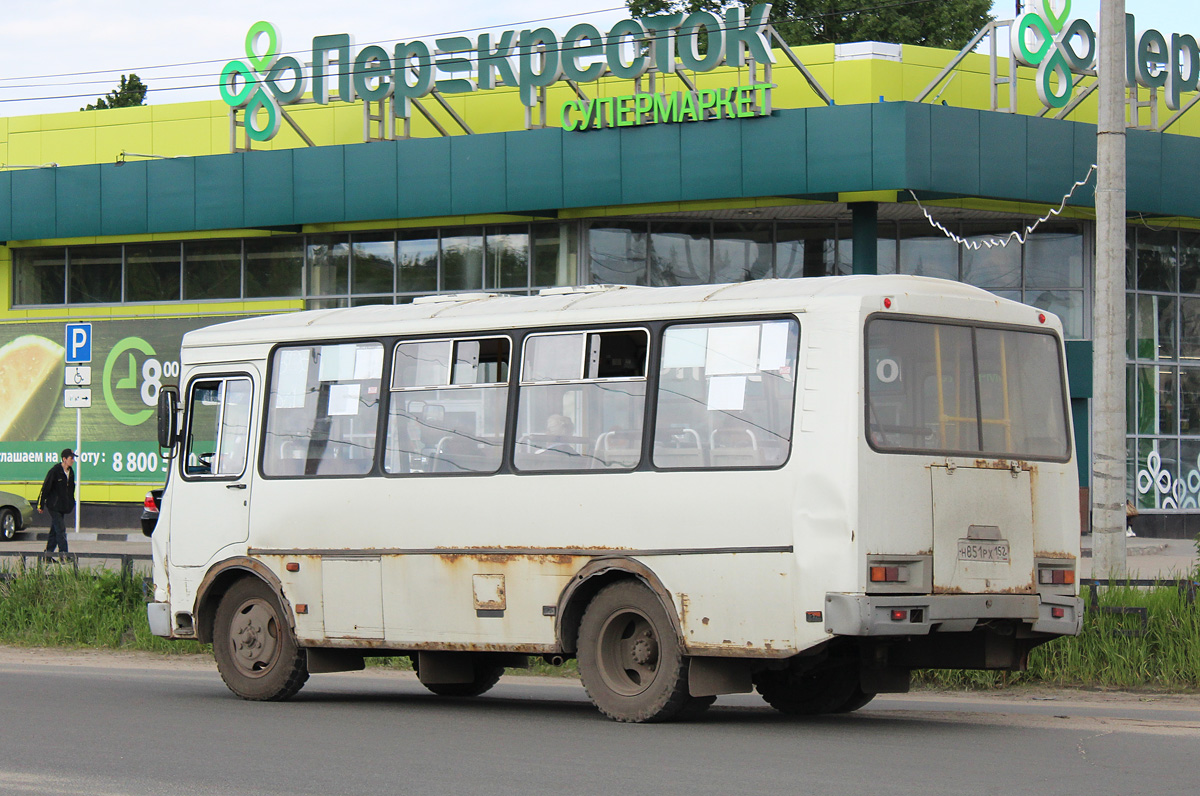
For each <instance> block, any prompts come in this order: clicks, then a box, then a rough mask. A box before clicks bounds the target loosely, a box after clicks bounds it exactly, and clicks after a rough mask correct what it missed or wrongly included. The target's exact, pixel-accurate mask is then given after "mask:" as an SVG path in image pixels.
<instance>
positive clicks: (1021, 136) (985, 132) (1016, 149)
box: [979, 113, 1029, 199]
mask: <svg viewBox="0 0 1200 796" xmlns="http://www.w3.org/2000/svg"><path fill="white" fill-rule="evenodd" d="M989 116H992V117H994V118H987V119H986V121H987V122H988V123H987V124H981V125H980V127H979V184H980V185H986V186H989V188H988V190H989V191H991V193H992V195H993V196H996V197H999V198H1002V199H1020V198H1021V197H1023V196H1024V195H1025V190H1026V188H1027V186H1026V182H1025V169H1014V168H1013V163H1024V162H1025V161H1026V160H1027V158H1028V156H1029V144H1028V138H1027V133H1028V128H1027V127H1026V126H1025V119H1026V117H1024V116H1017V115H1016V114H1012V113H997V114H989Z"/></svg>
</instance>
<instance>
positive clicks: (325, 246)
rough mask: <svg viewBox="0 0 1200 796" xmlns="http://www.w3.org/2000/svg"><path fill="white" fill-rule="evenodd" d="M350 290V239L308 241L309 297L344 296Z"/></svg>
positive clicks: (312, 237) (327, 237)
mask: <svg viewBox="0 0 1200 796" xmlns="http://www.w3.org/2000/svg"><path fill="white" fill-rule="evenodd" d="M349 286H350V239H349V238H348V237H346V236H345V235H310V236H309V238H308V294H309V295H310V296H330V295H334V296H336V295H345V294H346V293H347V292H348V290H349Z"/></svg>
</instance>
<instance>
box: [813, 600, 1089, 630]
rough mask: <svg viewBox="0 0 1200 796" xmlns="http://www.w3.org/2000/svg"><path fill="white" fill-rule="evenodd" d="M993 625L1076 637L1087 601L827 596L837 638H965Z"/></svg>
mask: <svg viewBox="0 0 1200 796" xmlns="http://www.w3.org/2000/svg"><path fill="white" fill-rule="evenodd" d="M994 620H1015V621H1019V622H1022V623H1024V624H1026V625H1028V626H1029V629H1030V630H1031V631H1033V632H1035V633H1045V634H1049V635H1059V636H1076V635H1079V631H1080V630H1081V629H1082V627H1083V600H1081V599H1080V598H1079V597H1075V596H1072V595H1061V594H937V595H866V594H843V593H835V592H831V593H828V594H826V595H825V629H826V630H827V631H829V632H830V633H833V634H834V635H838V636H922V635H928V634H930V633H939V632H941V633H947V632H949V633H953V632H960V633H962V632H969V631H971V630H974V629H975V627H976V626H977V625H978V624H980V623H982V622H990V621H994Z"/></svg>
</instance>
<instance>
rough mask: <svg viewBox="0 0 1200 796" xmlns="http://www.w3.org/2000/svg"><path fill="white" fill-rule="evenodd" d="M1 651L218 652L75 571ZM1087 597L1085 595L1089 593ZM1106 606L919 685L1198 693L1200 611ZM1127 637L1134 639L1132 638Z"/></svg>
mask: <svg viewBox="0 0 1200 796" xmlns="http://www.w3.org/2000/svg"><path fill="white" fill-rule="evenodd" d="M0 572H5V575H6V577H5V578H4V579H3V580H0V644H7V645H12V646H37V647H76V648H79V647H85V648H104V649H121V650H145V651H151V652H159V653H164V654H188V653H199V652H207V651H209V649H210V648H209V647H208V645H202V644H199V643H196V642H187V641H182V642H181V641H168V640H166V639H162V638H159V637H157V636H155V635H153V634H151V633H150V628H149V625H148V624H147V621H146V607H145V602H144V597H143V594H142V581H141V579H140V578H129V577H122V575H121V574H120V573H118V572H111V571H100V572H89V571H87V570H80V571H78V572H76V571H75V570H74V569H73V568H71V567H66V566H47V567H42V566H35V567H30V568H28V569H16V570H13V569H9V570H2V569H0ZM1085 597H1086V591H1085ZM1100 605H1101V606H1108V607H1144V608H1146V609H1147V614H1148V623H1147V626H1146V628H1145V632H1144V633H1139V632H1136V631H1139V630H1140V628H1141V622H1140V620H1139V618H1138V617H1136V616H1129V615H1118V614H1112V613H1104V612H1099V611H1092V610H1089V611H1088V612H1087V613H1086V615H1085V617H1084V625H1083V632H1082V633H1081V634H1080V635H1079V636H1078V637H1066V638H1060V639H1056V640H1054V641H1051V642H1050V643H1048V644H1045V645H1043V646H1041V647H1038V648H1037V649H1035V650H1034V651H1033V652H1032V654H1031V655H1030V661H1029V670H1028V671H1026V672H1019V673H1008V672H973V671H922V672H918V673H917V674H916V677H915V680H914V683H915V684H916V685H918V686H920V685H924V686H927V687H933V688H956V689H962V688H970V689H996V688H1004V687H1008V686H1013V685H1024V684H1028V685H1050V686H1068V687H1098V688H1120V689H1155V690H1172V691H1194V690H1197V689H1200V602H1196V603H1192V604H1188V602H1187V600H1186V599H1185V595H1184V593H1183V592H1182V591H1180V590H1179V589H1177V588H1175V587H1174V586H1162V587H1157V588H1152V589H1140V588H1136V587H1130V586H1120V587H1113V588H1108V589H1104V590H1102V591H1101V592H1100ZM1121 631H1135V632H1133V633H1129V634H1124V633H1122V632H1121ZM368 663H369V664H370V665H372V666H386V667H391V668H397V669H411V668H412V665H411V662H410V661H409V659H408V658H407V657H392V658H369V659H368ZM512 671H514V672H515V673H525V674H538V675H549V676H562V677H573V676H577V675H578V669H577V668H576V666H575V662H574V661H568V662H567V663H566V664H564V665H562V666H552V665H551V664H549V663H546V662H545V661H543V660H542V659H541V658H540V657H537V656H531V657H530V668H529V669H525V670H512Z"/></svg>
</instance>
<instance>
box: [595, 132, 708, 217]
mask: <svg viewBox="0 0 1200 796" xmlns="http://www.w3.org/2000/svg"><path fill="white" fill-rule="evenodd" d="M679 128H680V125H675V124H651V125H647V126H646V127H626V128H623V129H617V130H616V131H614V132H616V134H617V135H619V136H620V138H621V172H620V173H621V202H622V203H623V204H645V203H647V202H678V201H679V200H680V198H681V197H682V196H683V194H682V189H681V188H680V173H681V171H682V169H683V158H684V157H685V155H684V154H683V152H682V150H681V149H680V145H679ZM714 154H715V153H714ZM689 160H690V162H689V164H688V165H689V168H704V161H703V160H699V161H696V160H694V159H689Z"/></svg>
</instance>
